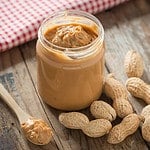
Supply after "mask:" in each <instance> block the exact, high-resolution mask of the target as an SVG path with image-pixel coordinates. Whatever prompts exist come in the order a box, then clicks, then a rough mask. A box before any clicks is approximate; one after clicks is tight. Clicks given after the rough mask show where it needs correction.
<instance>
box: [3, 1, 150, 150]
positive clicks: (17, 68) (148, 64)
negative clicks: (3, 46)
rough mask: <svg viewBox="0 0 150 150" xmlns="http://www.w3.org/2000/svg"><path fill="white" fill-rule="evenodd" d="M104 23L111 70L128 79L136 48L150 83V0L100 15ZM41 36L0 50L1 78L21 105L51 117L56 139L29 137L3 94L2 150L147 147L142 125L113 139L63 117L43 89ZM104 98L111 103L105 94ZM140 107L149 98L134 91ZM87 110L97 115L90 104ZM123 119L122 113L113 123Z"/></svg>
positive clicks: (108, 69) (135, 149)
mask: <svg viewBox="0 0 150 150" xmlns="http://www.w3.org/2000/svg"><path fill="white" fill-rule="evenodd" d="M96 16H97V17H98V18H99V19H100V20H101V22H102V24H103V25H104V29H105V42H106V72H107V73H109V72H114V73H115V75H116V78H117V79H119V80H120V81H122V82H123V83H125V81H126V79H127V76H126V74H125V72H124V69H123V60H124V56H125V54H126V52H127V51H128V50H130V49H135V50H137V51H139V52H140V53H141V55H142V56H143V58H144V62H145V71H144V75H143V79H144V80H145V81H146V82H148V83H150V77H149V72H150V60H149V57H150V52H149V47H150V1H149V0H134V1H129V2H127V3H125V4H123V5H120V6H117V7H115V8H113V9H111V10H108V11H107V12H103V13H100V14H97V15H96ZM35 45H36V40H34V41H31V42H29V43H26V44H24V45H22V46H19V47H17V48H13V49H12V50H10V51H7V52H5V53H1V54H0V82H1V83H2V84H3V85H4V86H5V87H6V88H7V90H8V91H9V92H10V93H11V95H12V96H13V97H14V99H15V100H16V102H17V103H18V104H19V106H20V107H21V108H22V109H23V110H25V111H26V112H28V113H29V114H31V115H33V116H35V117H40V118H43V119H44V120H46V121H47V122H48V123H49V124H50V126H51V127H52V129H53V132H54V136H53V141H52V142H51V143H49V144H48V145H46V146H36V145H33V144H31V143H30V142H28V141H26V139H25V138H24V136H23V135H22V132H21V130H20V126H19V122H18V120H17V118H16V116H15V114H14V113H13V112H12V111H11V110H10V109H9V108H8V107H7V106H6V104H4V103H3V102H2V100H1V99H0V150H57V149H59V150H122V149H124V150H131V149H132V150H141V149H143V150H147V149H149V146H148V143H146V142H145V141H144V140H143V139H142V136H141V133H140V130H138V131H137V132H136V133H135V134H133V135H131V136H129V137H128V138H127V139H126V140H125V141H124V142H122V143H120V144H117V145H111V144H108V143H107V142H106V139H107V136H104V137H102V138H96V139H93V138H89V137H87V136H85V135H84V134H83V133H82V132H81V131H80V130H69V129H66V128H64V127H63V126H62V125H61V124H60V123H59V122H58V115H59V114H60V112H61V111H59V110H55V109H53V108H51V107H50V106H48V105H46V104H45V103H44V102H43V101H42V99H41V98H40V96H39V94H38V92H37V87H36V84H37V80H36V57H35V55H36V54H35ZM101 99H104V100H105V101H108V102H109V103H111V100H110V99H108V98H106V97H105V96H102V97H101ZM129 100H130V101H131V103H132V105H133V107H134V110H135V111H136V112H137V113H140V112H141V110H142V108H143V107H144V106H145V103H144V102H142V101H140V100H137V99H135V98H133V97H132V96H131V95H130V96H129ZM81 112H83V113H85V114H87V115H88V116H89V118H90V119H93V117H92V116H91V114H90V113H89V110H88V109H85V110H82V111H81ZM119 121H121V120H120V119H117V121H115V122H114V123H113V124H116V123H118V122H119Z"/></svg>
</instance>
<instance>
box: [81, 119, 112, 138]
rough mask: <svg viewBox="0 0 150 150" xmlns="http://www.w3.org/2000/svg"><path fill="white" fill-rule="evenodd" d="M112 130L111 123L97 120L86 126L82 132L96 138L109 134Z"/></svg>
mask: <svg viewBox="0 0 150 150" xmlns="http://www.w3.org/2000/svg"><path fill="white" fill-rule="evenodd" d="M111 128H112V125H111V123H110V121H108V120H106V119H96V120H92V121H90V122H89V123H88V124H87V125H86V126H84V127H83V128H82V131H83V133H84V134H86V135H87V136H89V137H94V138H96V137H101V136H103V135H105V134H108V133H109V131H110V130H111Z"/></svg>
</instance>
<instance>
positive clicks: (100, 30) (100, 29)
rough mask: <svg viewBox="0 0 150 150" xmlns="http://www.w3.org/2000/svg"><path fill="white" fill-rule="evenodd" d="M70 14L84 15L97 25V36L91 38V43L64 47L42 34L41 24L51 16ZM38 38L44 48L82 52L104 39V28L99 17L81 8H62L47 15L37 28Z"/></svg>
mask: <svg viewBox="0 0 150 150" xmlns="http://www.w3.org/2000/svg"><path fill="white" fill-rule="evenodd" d="M70 15H74V16H75V15H77V16H78V17H84V18H87V19H89V20H91V21H93V22H94V23H95V24H96V25H97V27H98V33H99V34H98V37H97V38H96V39H95V40H93V41H92V42H91V43H89V44H87V45H84V46H80V47H76V48H65V47H61V46H58V45H55V44H53V43H52V42H50V41H48V40H47V39H46V38H45V36H44V34H43V26H44V25H45V24H46V23H47V22H48V21H49V20H50V19H52V18H54V17H59V16H70ZM38 38H39V40H40V42H41V43H42V44H43V46H44V47H46V48H50V47H52V48H53V49H55V50H58V51H62V52H65V53H67V54H68V55H70V54H74V53H77V52H81V51H82V52H83V51H84V50H87V49H88V48H89V47H91V46H92V45H93V44H95V43H97V42H102V43H103V41H104V28H103V26H102V24H101V22H100V20H99V19H97V18H96V17H95V16H94V15H92V14H90V13H88V12H85V11H81V10H64V11H59V12H54V13H52V14H51V15H49V16H48V17H47V18H46V19H45V20H44V21H43V22H42V24H41V26H40V28H39V30H38Z"/></svg>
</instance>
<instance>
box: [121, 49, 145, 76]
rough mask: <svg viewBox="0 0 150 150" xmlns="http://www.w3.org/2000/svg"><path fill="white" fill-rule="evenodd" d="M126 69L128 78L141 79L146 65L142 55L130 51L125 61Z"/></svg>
mask: <svg viewBox="0 0 150 150" xmlns="http://www.w3.org/2000/svg"><path fill="white" fill-rule="evenodd" d="M124 67H125V71H126V74H127V76H128V77H129V78H130V77H139V78H140V77H141V76H142V75H143V71H144V63H143V59H142V57H141V55H140V54H139V53H138V52H136V51H134V50H131V51H128V53H127V54H126V56H125V60H124Z"/></svg>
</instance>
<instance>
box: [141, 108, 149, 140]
mask: <svg viewBox="0 0 150 150" xmlns="http://www.w3.org/2000/svg"><path fill="white" fill-rule="evenodd" d="M141 116H143V117H144V119H145V121H144V123H143V125H142V136H143V138H144V139H145V140H146V141H147V142H150V105H147V106H146V107H144V108H143V110H142V113H141Z"/></svg>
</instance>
